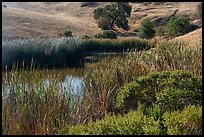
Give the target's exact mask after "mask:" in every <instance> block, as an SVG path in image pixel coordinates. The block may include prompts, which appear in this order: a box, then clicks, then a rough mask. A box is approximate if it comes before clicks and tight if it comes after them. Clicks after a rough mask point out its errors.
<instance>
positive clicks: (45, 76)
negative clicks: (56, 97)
mask: <svg viewBox="0 0 204 137" xmlns="http://www.w3.org/2000/svg"><path fill="white" fill-rule="evenodd" d="M83 73H84V70H83V69H59V70H35V71H32V72H30V71H24V72H21V71H18V72H2V96H4V95H6V94H8V93H10V92H16V90H17V89H18V90H23V89H24V90H26V89H31V88H35V87H37V89H36V90H37V91H40V90H41V89H39V88H44V89H48V88H49V87H52V89H54V88H53V87H54V86H56V87H58V88H57V89H56V90H60V91H61V92H69V93H72V94H76V93H81V92H82V86H83V77H82V76H83ZM56 84H57V85H56ZM59 87H60V88H61V89H59ZM56 92H59V91H56Z"/></svg>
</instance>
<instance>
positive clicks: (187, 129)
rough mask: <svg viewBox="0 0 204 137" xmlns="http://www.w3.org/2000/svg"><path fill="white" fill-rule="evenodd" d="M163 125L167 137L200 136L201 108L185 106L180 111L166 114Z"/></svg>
mask: <svg viewBox="0 0 204 137" xmlns="http://www.w3.org/2000/svg"><path fill="white" fill-rule="evenodd" d="M163 124H164V126H165V127H166V128H167V134H168V135H202V106H187V107H186V108H184V109H183V110H182V111H179V110H178V111H174V112H166V113H165V114H164V115H163Z"/></svg>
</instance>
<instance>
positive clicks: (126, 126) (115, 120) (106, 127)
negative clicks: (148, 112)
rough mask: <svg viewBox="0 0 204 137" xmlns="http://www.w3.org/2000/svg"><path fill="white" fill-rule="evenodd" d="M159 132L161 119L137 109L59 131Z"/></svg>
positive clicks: (77, 133) (117, 133) (97, 133)
mask: <svg viewBox="0 0 204 137" xmlns="http://www.w3.org/2000/svg"><path fill="white" fill-rule="evenodd" d="M159 133H160V124H159V121H155V120H154V118H153V117H146V116H145V115H143V114H142V113H141V112H137V111H135V112H129V113H128V114H126V115H124V116H121V115H118V116H115V115H113V116H110V115H109V116H107V117H106V118H105V119H103V120H98V121H96V122H89V123H88V125H87V126H82V125H77V126H75V127H74V126H72V127H71V126H70V127H66V128H64V129H62V130H60V131H59V132H58V134H67V135H158V134H159Z"/></svg>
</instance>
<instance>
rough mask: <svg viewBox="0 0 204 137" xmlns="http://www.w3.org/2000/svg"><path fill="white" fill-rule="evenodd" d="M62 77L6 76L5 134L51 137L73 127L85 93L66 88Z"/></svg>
mask: <svg viewBox="0 0 204 137" xmlns="http://www.w3.org/2000/svg"><path fill="white" fill-rule="evenodd" d="M61 75H63V73H58V74H57V73H54V71H53V73H51V74H50V73H49V75H48V73H46V72H45V71H41V70H39V71H33V70H31V71H26V70H23V71H18V70H12V71H9V72H5V74H4V76H3V79H2V92H3V93H2V134H4V135H5V134H6V135H16V134H17V135H33V134H35V135H45V134H48V135H52V134H55V132H56V131H57V130H58V128H62V127H64V126H65V125H70V124H74V118H75V113H76V108H79V107H80V104H81V103H80V94H81V93H79V92H82V91H74V89H72V86H71V84H70V85H69V86H64V85H63V84H62V81H63V77H64V76H61ZM47 79H49V81H48V80H47ZM68 84H69V83H68ZM77 105H78V106H77Z"/></svg>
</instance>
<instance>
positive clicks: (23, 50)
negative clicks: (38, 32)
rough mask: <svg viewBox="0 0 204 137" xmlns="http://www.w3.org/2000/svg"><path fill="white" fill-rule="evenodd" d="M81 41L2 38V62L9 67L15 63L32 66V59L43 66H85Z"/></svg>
mask: <svg viewBox="0 0 204 137" xmlns="http://www.w3.org/2000/svg"><path fill="white" fill-rule="evenodd" d="M81 43H82V40H81V39H79V38H46V39H34V38H33V39H32V38H31V39H16V40H2V58H3V60H2V63H3V66H4V67H5V66H7V69H11V68H12V66H13V65H14V64H18V66H19V67H24V66H23V64H24V65H25V66H27V67H30V66H31V64H32V60H33V62H34V64H35V65H36V66H37V67H41V68H59V67H66V66H68V67H75V66H78V67H80V66H83V61H82V60H83V56H82V53H81V52H82V51H83V47H82V46H81ZM4 69H5V68H4Z"/></svg>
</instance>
